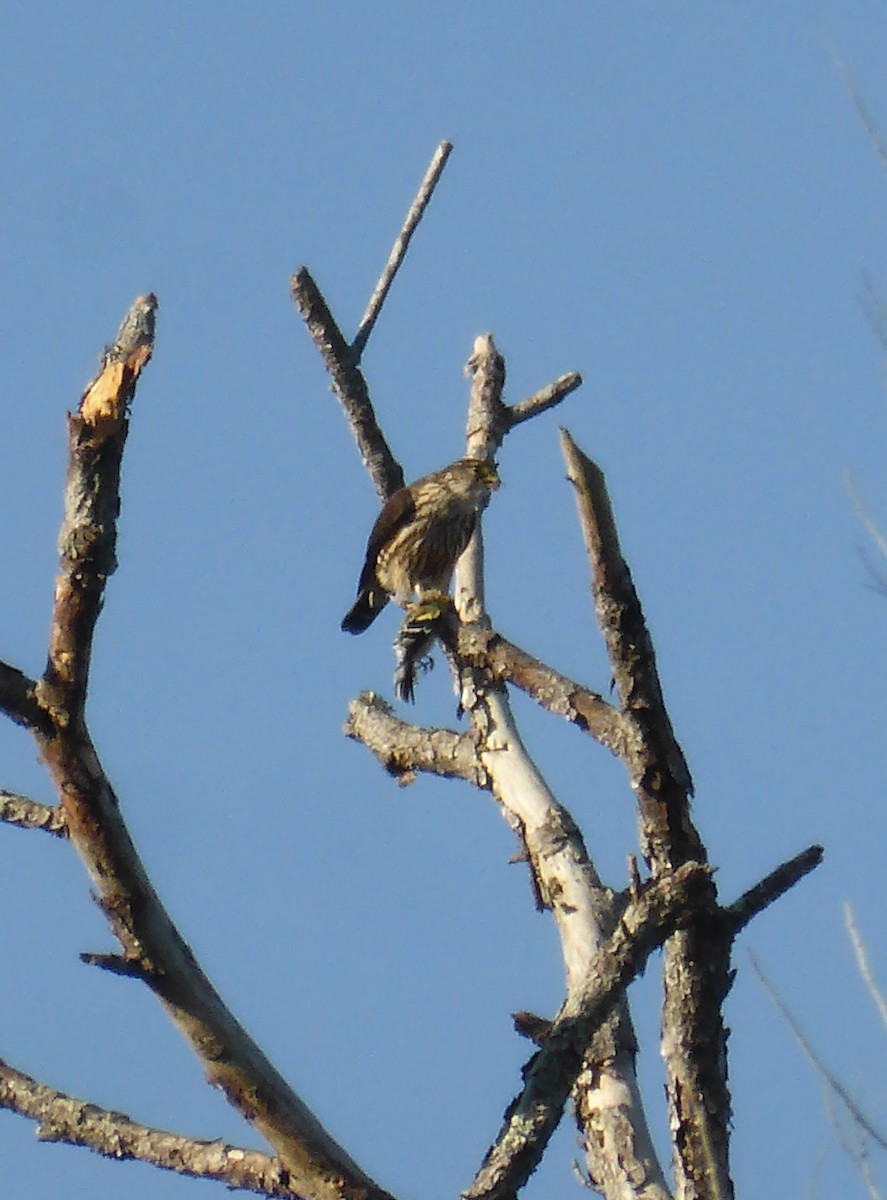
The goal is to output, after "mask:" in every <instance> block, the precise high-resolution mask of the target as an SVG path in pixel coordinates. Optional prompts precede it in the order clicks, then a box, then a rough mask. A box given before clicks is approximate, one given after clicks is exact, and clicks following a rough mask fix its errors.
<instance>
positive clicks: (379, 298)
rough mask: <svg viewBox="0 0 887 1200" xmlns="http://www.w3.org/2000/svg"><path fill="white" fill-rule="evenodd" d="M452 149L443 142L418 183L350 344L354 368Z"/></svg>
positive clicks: (450, 145) (448, 144)
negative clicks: (413, 198) (415, 192)
mask: <svg viewBox="0 0 887 1200" xmlns="http://www.w3.org/2000/svg"><path fill="white" fill-rule="evenodd" d="M452 149H453V146H452V143H451V142H441V144H440V145H439V146H438V148H437V149H436V150H435V152H434V157H433V158H432V160H431V163H430V165H429V167H428V170H427V171H426V172H425V176H424V178H423V179H422V182H421V183H420V184H419V191H418V192H417V194H416V198H415V200H414V201H413V203H412V204H411V205H410V209H409V212H408V213H407V215H406V220H405V221H404V223H403V227H402V228H401V231H400V233H399V234H398V235H397V238H396V240H395V242H394V245H393V247H392V249H391V253H390V254H389V256H388V262H387V263H386V264H385V268H384V270H383V271H382V274H381V275H380V276H379V282H378V283H377V284H376V286H375V288H374V289H373V294H372V296H371V297H370V302H369V304H368V305H367V310H366V312H365V313H364V314H363V317H362V318H361V321H360V325H358V327H357V333H356V334H355V335H354V341H353V342H352V343H351V356H352V360H353V362H354V365H355V366H357V364H358V363H359V362H360V360H361V357H362V356H363V351H364V347H365V346H366V344H367V341H368V339H369V336H370V334H371V333H372V332H373V326H374V325H375V324H376V321H377V319H378V316H379V313H380V312H381V310H382V305H383V304H384V303H385V297H386V296H387V295H388V292H389V290H390V288H391V285H392V283H394V277H395V275H396V274H397V272H398V270H399V269H400V264H401V263H402V262H403V260H404V258H405V257H406V253H407V250H408V249H409V245H410V239H411V238H412V236H413V234H414V233H415V232H416V226H417V225H418V224H419V222H420V221H421V220H422V217H423V215H424V213H425V209H426V208H427V207H428V204H429V202H430V201H431V197H432V195H433V194H434V189H435V188H436V187H437V183H438V180H439V179H440V177H441V175H442V174H443V169H444V167H445V166H446V165H447V159H448V158H449V157H450V152H451V151H452Z"/></svg>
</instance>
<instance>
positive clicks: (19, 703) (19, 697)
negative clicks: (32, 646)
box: [0, 662, 49, 729]
mask: <svg viewBox="0 0 887 1200" xmlns="http://www.w3.org/2000/svg"><path fill="white" fill-rule="evenodd" d="M36 693H37V684H36V682H35V681H34V680H33V679H29V678H28V676H27V675H25V674H24V672H22V671H20V670H19V669H18V667H12V666H10V665H9V663H5V662H0V712H3V713H5V714H6V716H7V717H9V719H10V721H15V723H16V725H24V726H25V728H26V729H36V728H42V729H48V728H49V722H48V721H47V719H46V713H45V712H44V711H43V709H42V708H41V706H40V704H39V702H38V700H37V694H36Z"/></svg>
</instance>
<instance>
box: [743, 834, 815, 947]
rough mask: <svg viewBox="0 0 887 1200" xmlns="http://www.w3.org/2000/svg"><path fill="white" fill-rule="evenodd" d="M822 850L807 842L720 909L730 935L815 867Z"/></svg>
mask: <svg viewBox="0 0 887 1200" xmlns="http://www.w3.org/2000/svg"><path fill="white" fill-rule="evenodd" d="M824 853H825V851H824V850H823V848H822V846H809V847H808V848H807V849H806V850H802V851H801V853H800V854H796V855H795V857H794V858H790V859H789V860H788V862H784V863H781V864H780V865H779V866H778V867H777V868H776V870H775V871H771V872H770V874H769V875H767V876H765V877H764V878H763V879H762V880H761V882H760V883H756V884H755V886H754V887H753V888H750V889H749V890H748V891H747V892H745V893H744V894H743V895H742V896H740V897H739V899H738V900H736V901H734V902H733V904H730V905H728V906H727V908H725V909H724V917H725V920H726V921H727V922H728V925H729V926H730V928H731V929H732V931H733V936H734V937H735V936H736V934H737V933H739V931H740V930H741V929H744V928H745V926H746V925H747V924H748V923H749V921H751V919H752V918H753V917H756V916H757V915H758V913H760V912H763V911H764V909H765V908H767V906H768V905H770V904H772V903H773V901H774V900H778V899H779V897H780V896H784V895H785V893H786V892H787V891H788V890H789V888H793V887H794V886H795V884H796V883H798V882H800V880H802V879H803V878H804V876H805V875H809V874H810V872H811V871H812V870H814V869H815V868H816V867H818V866H819V864H820V863H821V862H822V857H823V854H824Z"/></svg>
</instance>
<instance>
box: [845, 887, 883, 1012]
mask: <svg viewBox="0 0 887 1200" xmlns="http://www.w3.org/2000/svg"><path fill="white" fill-rule="evenodd" d="M844 924H845V925H846V926H847V933H848V934H849V936H850V941H851V943H852V945H853V953H854V954H855V955H856V965H857V967H858V968H859V974H860V975H861V976H862V981H863V983H864V984H865V986H866V987H867V988H868V991H869V995H870V996H871V998H872V999H873V1000H874V1002H875V1005H876V1007H877V1009H878V1012H879V1013H880V1014H881V1020H882V1021H883V1022H884V1024H885V1025H887V1000H885V999H884V993H883V992H882V991H881V989H880V988H879V987H878V985H877V983H875V977H874V975H873V974H872V970H871V967H870V966H869V959H868V954H867V953H866V949H865V943H864V942H863V940H862V937H861V936H860V933H859V929H858V928H857V925H856V918H855V917H854V915H853V907H852V905H850V904H849V903H845V904H844Z"/></svg>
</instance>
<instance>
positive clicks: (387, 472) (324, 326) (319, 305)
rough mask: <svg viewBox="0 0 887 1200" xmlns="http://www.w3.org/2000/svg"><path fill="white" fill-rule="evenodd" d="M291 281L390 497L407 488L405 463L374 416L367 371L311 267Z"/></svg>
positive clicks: (368, 461) (360, 442)
mask: <svg viewBox="0 0 887 1200" xmlns="http://www.w3.org/2000/svg"><path fill="white" fill-rule="evenodd" d="M290 282H291V288H290V290H291V294H292V298H293V301H294V303H295V305H296V308H297V309H298V310H299V315H300V316H301V318H302V320H303V321H304V322H305V325H306V326H307V328H308V332H309V334H310V335H311V339H312V341H313V342H314V345H315V346H316V347H317V349H318V351H319V353H320V356H321V358H322V359H323V362H324V366H325V367H326V369H327V372H328V374H329V376H330V379H331V380H332V384H333V391H334V392H335V394H336V397H337V398H338V401H339V403H340V404H341V405H342V408H343V410H344V412H345V416H346V418H347V420H348V424H349V425H350V426H351V431H352V433H353V434H354V437H355V440H356V442H357V446H358V449H359V450H360V456H361V458H362V459H363V462H364V466H365V467H366V469H367V470H368V471H369V473H370V478H371V479H372V481H373V486H374V487H375V489H376V492H377V493H378V495H379V498H380V499H381V500H387V499H388V497H389V496H391V495H392V494H393V493H394V492H396V491H397V489H398V488H402V487H403V484H404V478H403V468H402V467H401V466H400V464H399V463H398V462H397V460H396V459H395V457H394V455H393V454H392V453H391V449H390V447H389V445H388V443H387V442H386V440H385V435H384V434H383V433H382V430H381V429H380V427H379V422H378V421H377V420H376V413H375V410H374V409H373V405H372V401H371V400H370V393H369V389H368V388H367V383H366V379H364V376H363V372H362V371H361V370H360V368H359V367H358V365H357V363H356V362H355V360H354V356H353V354H352V352H351V347H350V346H349V345H348V342H347V341H346V340H345V338H344V336H343V334H342V331H341V329H340V328H339V326H338V325H337V324H336V321H335V320H334V318H333V315H332V313H331V312H330V310H329V308H328V307H327V303H326V301H325V300H324V298H323V296H322V295H321V293H320V289H319V288H318V286H317V284H316V283H315V282H314V280H313V279H312V278H311V274H310V272H309V271H308V268H307V267H302V268H301V269H300V270H299V271H297V272H296V274H295V275H294V276H293V277H292V280H291V281H290Z"/></svg>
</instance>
